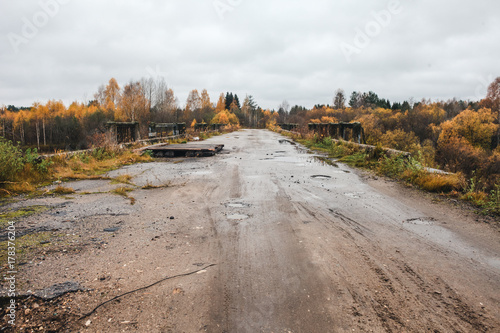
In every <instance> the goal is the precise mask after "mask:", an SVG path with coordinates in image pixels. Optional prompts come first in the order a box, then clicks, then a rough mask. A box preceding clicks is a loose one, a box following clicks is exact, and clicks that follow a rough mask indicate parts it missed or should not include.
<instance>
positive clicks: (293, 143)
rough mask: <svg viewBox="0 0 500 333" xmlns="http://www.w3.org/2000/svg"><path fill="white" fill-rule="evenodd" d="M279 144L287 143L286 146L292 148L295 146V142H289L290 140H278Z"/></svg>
mask: <svg viewBox="0 0 500 333" xmlns="http://www.w3.org/2000/svg"><path fill="white" fill-rule="evenodd" d="M279 143H280V144H284V143H288V144H291V145H292V146H295V145H297V144H296V143H295V142H293V141H290V140H279Z"/></svg>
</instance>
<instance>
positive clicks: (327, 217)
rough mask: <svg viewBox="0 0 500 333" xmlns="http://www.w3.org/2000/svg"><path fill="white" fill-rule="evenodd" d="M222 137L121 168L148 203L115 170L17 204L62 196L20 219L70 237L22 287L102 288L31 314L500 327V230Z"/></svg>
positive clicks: (139, 320) (332, 169)
mask: <svg viewBox="0 0 500 333" xmlns="http://www.w3.org/2000/svg"><path fill="white" fill-rule="evenodd" d="M208 142H212V143H222V144H224V145H225V148H224V151H223V153H222V154H220V155H217V156H215V157H210V158H199V159H196V158H185V159H180V160H179V159H176V160H160V161H157V162H155V163H148V164H140V165H133V166H129V167H125V168H122V169H120V170H117V171H114V172H112V173H111V176H117V175H120V174H128V175H131V176H133V178H132V180H131V182H132V183H133V184H134V185H136V187H135V190H134V191H132V192H130V193H129V195H130V196H131V197H133V198H135V200H136V202H135V204H134V205H131V202H130V200H129V199H127V198H124V197H121V196H116V195H113V194H110V193H108V192H107V191H109V190H110V189H111V188H113V187H117V186H123V184H122V185H118V184H110V182H109V181H81V182H74V183H70V184H67V185H66V186H70V187H73V188H74V189H75V190H77V194H75V195H72V196H71V197H69V198H68V197H67V198H61V197H58V198H42V199H33V200H27V201H23V202H21V203H16V204H14V205H48V206H50V207H52V208H51V209H50V210H48V211H46V212H43V213H40V214H38V215H35V216H32V217H28V218H26V219H24V220H23V221H21V222H19V223H18V226H19V228H20V230H28V229H29V228H31V229H30V230H45V231H47V230H48V231H50V232H52V233H55V234H57V235H59V236H58V237H61V239H62V240H61V241H60V243H57V242H56V241H55V240H54V241H52V243H51V244H56V243H57V244H60V246H61V247H63V248H64V249H65V250H64V252H61V251H49V250H47V251H45V252H43V253H41V254H39V255H38V256H37V257H36V258H33V259H32V260H30V261H29V262H28V263H27V264H26V265H23V266H22V267H20V268H19V273H18V274H19V275H18V280H19V281H23V282H22V283H21V282H20V286H19V288H20V289H21V290H23V291H27V290H28V289H29V290H31V291H34V290H38V289H43V288H46V287H49V286H51V285H53V284H56V283H62V282H66V281H75V282H79V283H80V284H81V285H82V286H83V287H84V288H86V289H90V291H85V292H78V293H73V294H66V295H64V296H62V297H60V298H59V299H58V301H57V302H55V303H51V304H44V303H43V301H41V300H36V299H35V300H32V301H31V303H29V304H28V309H32V310H30V311H26V312H28V313H31V314H33V313H35V312H36V310H37V309H38V308H39V307H42V308H44V307H45V308H46V309H48V310H49V311H52V312H55V313H56V314H55V315H54V317H53V318H52V320H59V321H61V322H62V324H61V325H62V327H64V329H62V330H63V331H64V330H65V331H79V332H227V333H229V332H274V333H289V332H292V333H299V332H306V333H310V332H500V233H499V232H498V229H495V228H494V227H493V226H491V225H488V224H485V223H482V222H481V221H477V219H478V218H477V216H475V215H474V214H472V213H467V212H464V211H463V210H461V209H459V208H454V207H453V205H451V204H449V203H448V202H439V200H436V199H435V197H432V196H426V195H424V194H422V193H420V192H418V191H416V190H412V189H407V188H403V187H402V186H400V185H397V184H396V183H393V182H390V181H387V180H383V179H378V180H377V179H376V177H373V176H370V175H367V174H365V173H363V172H360V171H359V170H353V169H351V168H349V167H347V166H345V165H342V164H339V165H338V166H331V165H326V164H324V163H322V162H321V161H319V160H317V159H316V158H315V157H314V155H312V154H310V153H308V152H307V151H306V150H305V149H304V148H302V147H300V146H299V145H295V144H293V143H291V142H290V141H288V140H287V139H286V138H284V137H282V136H280V135H278V134H276V133H272V132H269V131H264V130H242V131H239V132H234V133H231V134H228V135H223V136H219V137H214V138H211V139H210V140H208ZM166 184H168V186H167V187H160V188H152V187H154V186H162V185H166ZM145 185H148V187H149V189H146V188H144V189H143V188H142V186H145ZM433 198H434V199H433ZM68 244H69V245H68ZM49 245H50V244H48V246H49ZM48 249H50V246H49V247H48ZM212 264H213V265H214V266H210V267H207V266H209V265H212ZM193 272H195V273H193ZM191 273H193V274H191ZM179 274H187V275H185V276H182V277H177V278H173V279H168V280H165V281H162V282H160V283H158V284H156V285H154V286H152V287H150V288H147V289H143V290H139V291H136V292H133V293H130V294H128V295H125V296H123V297H121V298H120V299H119V300H115V301H112V302H110V303H107V304H104V305H103V306H101V307H100V308H98V309H97V310H96V311H95V312H94V313H92V314H91V315H90V316H88V317H86V318H82V319H79V318H80V316H82V315H84V314H86V313H88V312H90V311H91V310H93V309H94V308H95V307H96V306H98V305H99V304H101V303H102V302H105V301H107V300H109V299H112V298H113V297H115V296H118V295H121V294H123V293H126V292H129V291H133V290H135V289H138V288H141V287H145V286H148V285H150V284H153V283H155V282H157V281H161V280H162V279H164V278H165V277H171V276H175V275H179ZM35 302H36V306H35V308H34V309H33V304H34V303H35ZM51 307H52V308H51ZM54 307H56V308H54ZM67 307H70V308H71V310H70V311H69V312H68V313H69V314H68V315H67V316H66V317H64V316H62V317H61V315H57V313H65V312H64V311H67ZM30 320H31V322H33V321H35V322H36V317H31V319H30ZM64 321H67V322H64ZM29 324H30V323H29V322H28V323H26V322H24V323H18V325H28V326H29ZM50 325H51V324H50V322H48V321H47V320H46V321H45V322H43V321H41V322H39V323H38V324H37V326H41V327H42V329H41V331H44V330H46V329H47V328H48V327H50Z"/></svg>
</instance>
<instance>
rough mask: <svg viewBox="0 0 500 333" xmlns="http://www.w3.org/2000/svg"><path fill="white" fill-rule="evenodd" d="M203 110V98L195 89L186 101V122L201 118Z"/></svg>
mask: <svg viewBox="0 0 500 333" xmlns="http://www.w3.org/2000/svg"><path fill="white" fill-rule="evenodd" d="M200 110H201V97H200V94H199V93H198V90H196V89H193V90H191V92H190V93H189V95H188V97H187V100H186V108H185V109H184V121H185V122H189V121H190V120H191V119H192V118H193V117H194V118H195V119H196V118H199V117H200Z"/></svg>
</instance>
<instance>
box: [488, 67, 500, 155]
mask: <svg viewBox="0 0 500 333" xmlns="http://www.w3.org/2000/svg"><path fill="white" fill-rule="evenodd" d="M485 101H486V103H487V104H488V107H489V108H490V109H491V111H492V112H493V113H494V114H495V115H496V118H497V123H498V124H499V125H500V76H499V77H497V78H496V79H495V80H494V81H493V82H492V83H491V84H490V85H489V86H488V93H487V94H486V98H485ZM499 144H500V127H499V128H498V129H497V135H496V145H497V146H498V145H499Z"/></svg>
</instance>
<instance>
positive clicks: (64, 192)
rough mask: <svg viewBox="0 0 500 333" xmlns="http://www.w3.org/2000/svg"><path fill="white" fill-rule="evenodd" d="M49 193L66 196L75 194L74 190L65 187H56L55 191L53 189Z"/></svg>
mask: <svg viewBox="0 0 500 333" xmlns="http://www.w3.org/2000/svg"><path fill="white" fill-rule="evenodd" d="M51 193H53V194H57V195H67V194H73V193H75V190H74V189H72V188H71V187H65V186H61V185H58V186H57V187H56V188H55V189H53V190H52V191H51Z"/></svg>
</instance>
